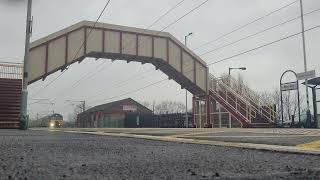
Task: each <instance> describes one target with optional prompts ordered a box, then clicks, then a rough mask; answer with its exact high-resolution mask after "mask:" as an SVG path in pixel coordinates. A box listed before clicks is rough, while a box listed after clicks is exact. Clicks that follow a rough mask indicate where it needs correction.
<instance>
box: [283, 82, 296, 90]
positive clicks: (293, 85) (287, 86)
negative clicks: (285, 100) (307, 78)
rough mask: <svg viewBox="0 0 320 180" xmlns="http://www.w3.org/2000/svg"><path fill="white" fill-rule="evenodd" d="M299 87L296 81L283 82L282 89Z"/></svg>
mask: <svg viewBox="0 0 320 180" xmlns="http://www.w3.org/2000/svg"><path fill="white" fill-rule="evenodd" d="M295 89H298V85H297V83H296V82H294V83H290V84H281V91H289V90H295Z"/></svg>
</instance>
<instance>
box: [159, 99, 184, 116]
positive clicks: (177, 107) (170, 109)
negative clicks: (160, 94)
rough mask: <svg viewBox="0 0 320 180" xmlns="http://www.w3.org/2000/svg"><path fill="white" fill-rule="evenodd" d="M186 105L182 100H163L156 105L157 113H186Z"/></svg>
mask: <svg viewBox="0 0 320 180" xmlns="http://www.w3.org/2000/svg"><path fill="white" fill-rule="evenodd" d="M185 109H186V106H185V105H184V104H183V103H181V102H175V101H162V102H161V103H159V104H157V105H155V112H154V113H155V114H166V113H184V112H185Z"/></svg>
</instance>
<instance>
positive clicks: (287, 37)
mask: <svg viewBox="0 0 320 180" xmlns="http://www.w3.org/2000/svg"><path fill="white" fill-rule="evenodd" d="M317 28H320V25H317V26H314V27H312V28H309V29H306V30H305V31H304V32H308V31H312V30H314V29H317ZM301 33H302V32H298V33H295V34H292V35H289V36H286V37H284V38H281V39H278V40H276V41H272V42H270V43H266V44H264V45H261V46H258V47H256V48H253V49H250V50H247V51H244V52H241V53H238V54H235V55H233V56H229V57H226V58H223V59H220V60H218V61H214V62H212V63H209V64H207V65H208V66H211V65H214V64H217V63H220V62H223V61H227V60H230V59H232V58H235V57H238V56H241V55H244V54H247V53H250V52H252V51H255V50H258V49H261V48H263V47H266V46H270V45H272V44H275V43H278V42H280V41H283V40H286V39H289V38H292V37H295V36H297V35H299V34H301ZM196 69H197V68H193V69H192V70H190V71H187V72H185V73H188V72H191V71H194V70H196ZM165 80H167V78H165V79H161V80H159V81H157V82H153V83H151V84H148V85H147V86H144V87H142V88H139V89H135V90H133V91H129V92H126V93H123V94H121V95H118V96H113V97H111V98H108V99H106V100H110V99H114V98H118V97H121V96H125V95H128V94H131V93H135V92H138V91H141V90H143V89H146V88H149V87H151V86H154V85H157V84H160V83H162V82H163V81H165Z"/></svg>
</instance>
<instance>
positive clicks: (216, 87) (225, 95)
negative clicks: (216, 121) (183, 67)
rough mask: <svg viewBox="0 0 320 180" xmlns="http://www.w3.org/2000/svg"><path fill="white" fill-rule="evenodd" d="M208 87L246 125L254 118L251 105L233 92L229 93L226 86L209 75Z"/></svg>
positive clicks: (254, 114)
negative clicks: (245, 122)
mask: <svg viewBox="0 0 320 180" xmlns="http://www.w3.org/2000/svg"><path fill="white" fill-rule="evenodd" d="M209 82H210V84H209V87H210V89H211V90H212V92H213V93H215V94H216V95H217V96H218V97H220V98H221V99H223V101H224V102H225V103H226V104H228V105H229V106H230V107H231V108H232V109H233V110H234V111H235V112H236V113H237V114H239V115H240V116H242V117H243V118H244V119H245V120H246V121H247V122H248V123H251V120H252V119H253V118H255V117H256V113H255V111H252V107H251V104H250V103H248V102H246V100H245V99H244V98H243V97H241V96H239V95H237V94H236V93H235V92H233V91H230V90H229V88H228V87H227V86H225V85H224V84H222V83H221V82H220V80H219V79H217V78H215V77H214V76H213V75H212V74H210V81H209Z"/></svg>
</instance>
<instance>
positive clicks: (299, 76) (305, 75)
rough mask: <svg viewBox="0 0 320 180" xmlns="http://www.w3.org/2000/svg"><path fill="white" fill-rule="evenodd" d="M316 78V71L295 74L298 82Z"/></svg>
mask: <svg viewBox="0 0 320 180" xmlns="http://www.w3.org/2000/svg"><path fill="white" fill-rule="evenodd" d="M314 77H316V71H315V70H312V71H307V72H302V73H297V79H298V80H305V79H311V78H314Z"/></svg>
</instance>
